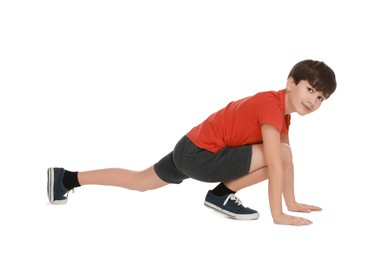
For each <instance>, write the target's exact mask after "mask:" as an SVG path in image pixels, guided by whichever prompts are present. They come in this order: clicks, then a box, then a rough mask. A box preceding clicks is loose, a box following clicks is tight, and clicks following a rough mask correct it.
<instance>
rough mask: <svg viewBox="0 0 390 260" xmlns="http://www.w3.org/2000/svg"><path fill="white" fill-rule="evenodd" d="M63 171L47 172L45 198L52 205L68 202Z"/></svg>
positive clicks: (52, 170) (57, 169) (59, 169)
mask: <svg viewBox="0 0 390 260" xmlns="http://www.w3.org/2000/svg"><path fill="white" fill-rule="evenodd" d="M64 173H65V169H63V168H49V169H48V170H47V196H48V197H49V201H50V203H52V204H65V203H66V202H67V201H68V192H69V190H68V189H67V188H65V187H64V185H63V184H62V183H63V179H64Z"/></svg>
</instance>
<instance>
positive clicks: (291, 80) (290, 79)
mask: <svg viewBox="0 0 390 260" xmlns="http://www.w3.org/2000/svg"><path fill="white" fill-rule="evenodd" d="M294 85H295V81H294V78H293V77H288V79H287V83H286V89H287V91H291V89H292V87H293V86H294Z"/></svg>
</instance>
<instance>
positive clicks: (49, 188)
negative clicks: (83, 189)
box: [47, 168, 67, 205]
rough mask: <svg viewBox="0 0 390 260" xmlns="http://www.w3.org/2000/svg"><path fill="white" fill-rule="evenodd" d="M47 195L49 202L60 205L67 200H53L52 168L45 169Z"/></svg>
mask: <svg viewBox="0 0 390 260" xmlns="http://www.w3.org/2000/svg"><path fill="white" fill-rule="evenodd" d="M47 196H48V198H49V202H50V203H51V204H55V205H61V204H65V203H66V202H67V199H64V200H54V168H49V169H48V170H47Z"/></svg>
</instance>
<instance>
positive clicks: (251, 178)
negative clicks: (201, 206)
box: [224, 144, 268, 191]
mask: <svg viewBox="0 0 390 260" xmlns="http://www.w3.org/2000/svg"><path fill="white" fill-rule="evenodd" d="M249 172H250V173H249V174H247V175H245V176H242V177H240V178H238V179H235V180H232V181H228V182H224V184H225V186H226V187H228V188H229V189H231V190H233V191H239V190H241V189H243V188H245V187H249V186H251V185H254V184H256V183H259V182H262V181H264V180H267V179H268V174H267V167H266V165H265V161H264V152H263V145H262V144H256V145H253V146H252V161H251V167H250V169H249Z"/></svg>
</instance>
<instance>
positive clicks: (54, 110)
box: [0, 0, 390, 259]
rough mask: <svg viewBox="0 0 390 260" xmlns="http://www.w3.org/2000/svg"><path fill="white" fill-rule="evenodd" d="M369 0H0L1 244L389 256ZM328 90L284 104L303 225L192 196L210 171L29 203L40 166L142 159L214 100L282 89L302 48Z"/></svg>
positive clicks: (217, 103)
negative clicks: (321, 65) (239, 213)
mask: <svg viewBox="0 0 390 260" xmlns="http://www.w3.org/2000/svg"><path fill="white" fill-rule="evenodd" d="M385 2H386V1H375V0H372V1H244V0H243V1H231V0H224V1H214V0H207V1H203V0H197V1H184V0H182V1H171V0H166V1H150V0H144V1H82V0H78V1H1V3H0V89H1V92H0V111H1V112H0V115H1V127H0V155H1V157H0V160H1V161H0V173H1V179H0V180H1V181H0V184H1V188H0V203H1V215H0V218H1V219H0V227H1V229H0V237H1V241H2V242H1V250H0V258H1V259H22V257H24V258H26V257H28V258H34V259H36V258H38V257H39V258H40V259H41V258H42V257H43V259H46V258H47V257H52V258H53V259H213V258H214V259H215V258H219V259H238V258H239V259H249V258H250V259H285V258H290V259H335V258H337V259H339V258H340V259H342V258H344V259H345V258H347V259H352V258H355V257H362V258H363V259H389V257H390V253H389V249H388V237H389V231H390V229H389V224H388V222H389V219H390V213H389V206H388V205H389V202H388V200H389V192H388V186H389V183H388V180H389V178H388V174H389V170H388V167H387V162H388V160H389V158H388V156H389V154H388V151H387V150H388V147H389V140H388V138H387V136H388V133H389V131H390V128H389V126H388V122H387V121H388V112H389V108H388V105H387V104H388V103H387V102H388V93H389V90H388V89H389V80H388V75H389V59H390V53H389V47H388V46H390V40H389V37H388V33H389V32H388V28H389V27H388V25H389V24H390V18H389V16H388V14H389V7H388V5H387V4H385ZM307 58H310V59H317V60H322V61H325V62H326V63H327V64H328V65H329V66H331V67H332V68H333V69H334V71H335V72H336V76H337V81H338V88H337V90H336V92H335V93H334V95H333V96H332V97H331V98H330V99H329V100H328V101H326V102H325V103H324V104H323V106H322V107H321V109H320V110H319V111H318V112H316V113H314V114H312V115H308V116H306V117H299V115H297V114H294V115H293V116H292V124H291V145H292V147H293V152H294V163H295V168H296V197H297V199H298V201H299V202H303V203H310V204H315V205H319V206H321V207H323V209H324V210H323V211H322V212H316V213H311V214H308V215H305V214H299V213H298V214H294V215H300V216H306V217H307V218H309V219H311V220H313V221H314V224H313V225H310V226H306V227H291V226H279V225H275V224H273V222H272V218H271V216H270V212H269V206H268V198H267V183H261V184H259V185H255V186H252V187H249V188H247V189H245V190H242V191H240V192H239V193H238V195H239V197H240V198H241V199H242V201H243V202H244V205H245V206H250V207H252V208H255V209H257V210H258V211H259V212H260V214H261V217H260V219H259V220H257V221H234V220H231V219H228V218H225V217H224V216H221V215H219V214H217V213H215V212H213V211H211V210H209V209H207V208H206V207H204V206H203V201H204V196H205V195H206V192H207V190H208V189H211V188H213V187H214V186H215V184H213V183H211V184H210V183H201V182H196V181H194V180H187V181H185V182H184V183H182V184H181V185H171V186H168V187H165V188H163V189H160V190H155V191H149V192H145V193H138V192H135V191H128V190H125V189H120V188H115V187H102V186H86V187H82V188H80V189H77V190H76V192H75V194H70V199H69V202H68V204H67V205H65V206H53V205H50V204H49V203H48V202H47V195H46V169H47V168H48V167H52V166H58V167H65V168H67V169H69V170H80V171H81V170H91V169H98V168H106V167H122V168H129V169H134V170H138V169H139V170H140V169H143V168H146V167H148V166H150V165H152V164H153V163H155V162H156V161H157V160H159V159H160V158H161V157H162V156H164V155H165V154H166V153H168V152H169V151H170V150H172V148H173V146H174V145H175V143H176V141H177V140H179V138H180V137H181V136H182V135H184V134H185V133H186V132H187V131H188V130H190V129H191V128H192V127H193V126H195V125H196V124H198V123H200V122H201V121H202V120H203V119H204V118H205V117H206V116H208V115H209V114H211V113H212V112H214V111H216V110H217V109H219V108H221V107H223V106H224V105H226V104H227V103H228V102H230V101H232V100H236V99H239V98H242V97H245V96H248V95H252V94H254V93H256V92H259V91H263V90H278V89H281V88H284V86H285V82H286V78H287V74H288V72H289V71H290V69H291V67H292V66H293V65H294V64H295V63H296V62H298V61H300V60H303V59H307Z"/></svg>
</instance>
